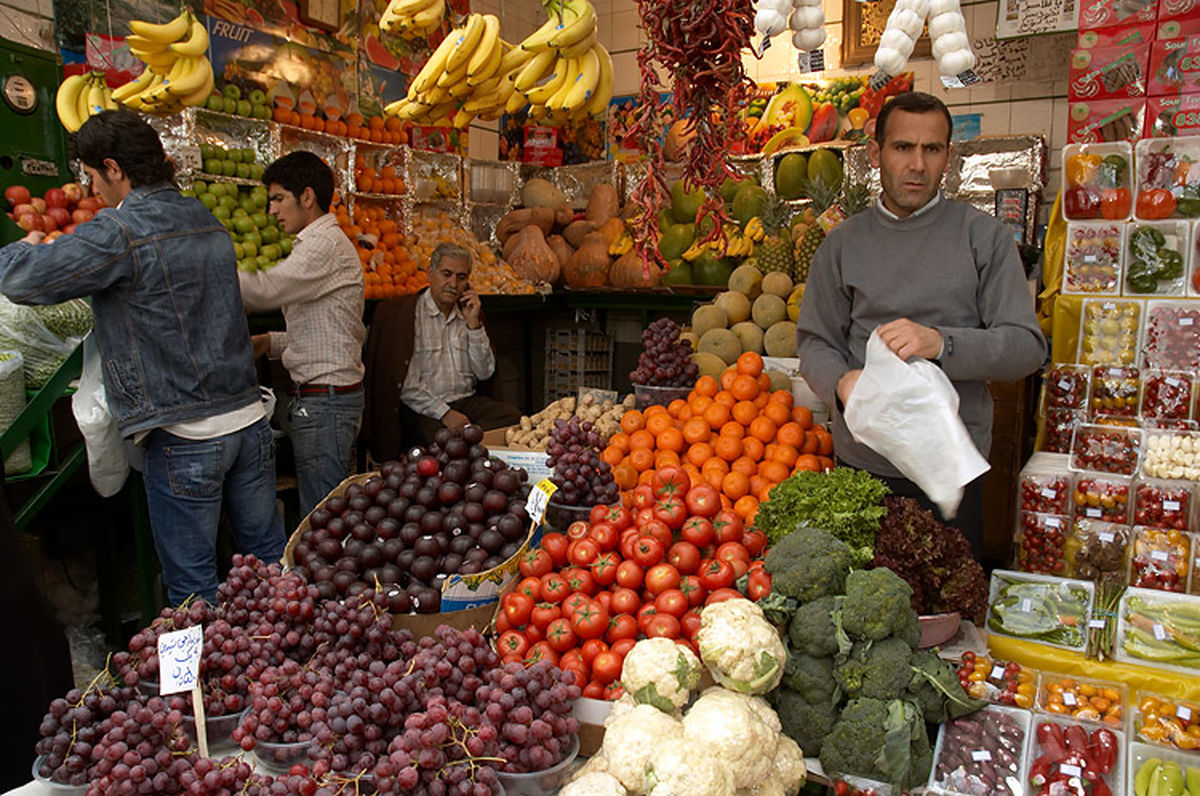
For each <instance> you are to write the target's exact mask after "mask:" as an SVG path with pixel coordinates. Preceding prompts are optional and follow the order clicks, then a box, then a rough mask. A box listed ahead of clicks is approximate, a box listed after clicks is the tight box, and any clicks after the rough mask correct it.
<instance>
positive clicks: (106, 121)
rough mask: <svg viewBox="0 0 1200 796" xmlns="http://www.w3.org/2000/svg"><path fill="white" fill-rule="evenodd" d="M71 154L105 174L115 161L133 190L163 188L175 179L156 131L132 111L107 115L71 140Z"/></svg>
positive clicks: (93, 119)
mask: <svg viewBox="0 0 1200 796" xmlns="http://www.w3.org/2000/svg"><path fill="white" fill-rule="evenodd" d="M71 153H72V155H73V156H74V157H76V158H78V159H79V160H81V161H83V162H84V163H85V164H86V165H88V166H91V167H92V168H93V169H96V170H97V171H99V172H101V173H103V172H104V161H105V160H106V159H112V160H114V161H116V163H117V165H118V166H120V167H121V170H122V171H124V172H125V176H127V177H129V184H130V186H131V187H133V188H138V187H140V186H142V185H161V184H163V183H165V182H170V181H171V179H172V178H173V177H174V176H175V166H174V165H173V164H172V163H171V161H169V160H167V156H166V153H165V152H163V145H162V141H160V140H159V138H158V133H156V132H155V131H154V128H153V127H151V126H150V125H148V124H146V122H145V120H143V119H142V117H140V116H138V115H137V114H136V113H134V112H133V111H128V110H119V111H104V112H103V113H99V114H96V115H95V116H92V117H91V118H89V119H88V120H87V121H86V122H84V123H83V126H82V127H80V128H79V130H78V131H76V132H75V133H74V134H73V135H72V136H71Z"/></svg>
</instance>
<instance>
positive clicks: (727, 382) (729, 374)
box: [721, 365, 738, 390]
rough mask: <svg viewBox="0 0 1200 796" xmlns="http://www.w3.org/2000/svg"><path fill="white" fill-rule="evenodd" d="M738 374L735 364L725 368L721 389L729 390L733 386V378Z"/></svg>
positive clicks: (722, 374)
mask: <svg viewBox="0 0 1200 796" xmlns="http://www.w3.org/2000/svg"><path fill="white" fill-rule="evenodd" d="M737 376H738V372H737V368H735V367H734V366H733V365H730V366H729V367H727V368H725V370H723V371H722V372H721V389H722V390H728V389H729V388H730V387H731V386H733V380H734V379H736V378H737Z"/></svg>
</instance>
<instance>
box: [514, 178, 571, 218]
mask: <svg viewBox="0 0 1200 796" xmlns="http://www.w3.org/2000/svg"><path fill="white" fill-rule="evenodd" d="M566 201H567V196H566V194H564V193H563V192H562V191H560V190H559V189H558V188H556V187H555V186H554V185H553V184H552V183H551V182H550V181H549V180H543V179H542V178H541V177H534V178H533V179H530V180H526V181H525V184H524V185H522V186H521V204H523V205H525V206H526V207H548V208H550V209H551V210H553V209H555V208H557V207H558V206H559V205H561V204H563V203H564V202H566Z"/></svg>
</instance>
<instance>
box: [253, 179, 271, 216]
mask: <svg viewBox="0 0 1200 796" xmlns="http://www.w3.org/2000/svg"><path fill="white" fill-rule="evenodd" d="M259 176H261V175H259ZM250 179H252V180H253V179H257V177H251V178H250ZM250 201H252V202H254V206H255V207H257V208H259V209H260V210H261V209H262V208H264V207H266V206H267V194H266V191H264V192H262V193H259V192H258V191H255V192H254V193H252V194H250Z"/></svg>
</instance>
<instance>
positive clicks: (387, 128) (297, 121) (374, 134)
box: [271, 106, 408, 144]
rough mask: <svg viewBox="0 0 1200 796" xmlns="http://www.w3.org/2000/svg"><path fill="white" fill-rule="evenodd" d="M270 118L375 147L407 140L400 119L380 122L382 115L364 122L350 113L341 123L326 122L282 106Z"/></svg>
mask: <svg viewBox="0 0 1200 796" xmlns="http://www.w3.org/2000/svg"><path fill="white" fill-rule="evenodd" d="M271 116H272V118H273V119H275V121H277V122H279V123H280V124H290V125H292V126H293V127H300V128H302V129H304V130H315V131H316V132H318V133H328V134H329V135H340V136H346V137H349V138H360V139H362V140H363V141H372V142H374V143H377V144H403V143H404V142H405V141H406V140H407V138H408V136H407V135H406V134H405V131H404V125H403V124H402V123H401V122H400V120H399V119H395V118H390V117H389V118H387V119H384V118H383V117H382V116H372V117H371V118H370V119H364V118H363V116H362V114H360V113H351V114H350V115H349V116H347V117H346V118H345V120H344V121H343V120H341V119H326V118H325V117H323V116H318V115H316V114H315V113H301V112H299V111H295V110H292V109H291V108H285V107H283V106H277V107H276V108H275V110H274V111H273V112H272V114H271Z"/></svg>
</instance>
